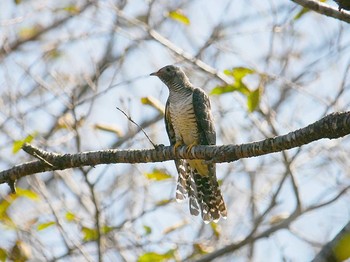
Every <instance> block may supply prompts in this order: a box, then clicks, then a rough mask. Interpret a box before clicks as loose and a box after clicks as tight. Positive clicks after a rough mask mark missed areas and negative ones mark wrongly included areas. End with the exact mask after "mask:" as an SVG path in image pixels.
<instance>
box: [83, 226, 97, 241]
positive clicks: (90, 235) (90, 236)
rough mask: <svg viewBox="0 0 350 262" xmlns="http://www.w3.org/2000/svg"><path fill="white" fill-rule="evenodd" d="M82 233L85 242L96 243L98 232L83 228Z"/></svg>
mask: <svg viewBox="0 0 350 262" xmlns="http://www.w3.org/2000/svg"><path fill="white" fill-rule="evenodd" d="M81 232H82V233H83V240H84V241H85V242H88V241H94V240H96V239H97V231H96V229H94V228H88V227H83V228H82V229H81Z"/></svg>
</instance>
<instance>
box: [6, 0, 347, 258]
mask: <svg viewBox="0 0 350 262" xmlns="http://www.w3.org/2000/svg"><path fill="white" fill-rule="evenodd" d="M323 2H324V1H323ZM325 4H328V5H331V6H333V7H335V8H337V5H336V4H335V3H334V2H332V1H326V2H325ZM347 27H348V25H347V24H346V23H344V22H341V21H338V20H336V19H333V18H330V17H327V16H325V15H321V14H317V13H314V12H312V11H310V10H308V9H305V8H303V7H301V6H298V5H296V4H295V3H293V2H291V1H280V0H268V1H259V0H247V1H237V0H234V1H232V0H220V1H206V2H204V1H200V0H193V1H165V0H149V1H146V0H134V1H128V0H110V1H102V0H100V1H84V0H80V1H70V0H64V1H52V0H51V1H43V0H16V1H14V0H2V1H1V9H0V39H1V41H0V47H1V48H0V61H1V63H0V94H1V96H0V138H1V139H0V149H1V151H0V156H1V157H0V168H1V169H2V170H3V169H7V168H10V167H11V166H13V165H16V164H19V163H21V162H25V161H28V160H30V159H31V158H30V157H29V156H28V155H26V154H25V153H24V152H22V151H21V150H20V147H21V145H22V144H23V143H24V142H31V143H34V144H35V145H36V146H39V147H41V148H43V149H46V150H48V151H53V152H60V153H74V152H80V151H88V150H103V149H108V148H119V149H131V148H137V149H141V148H151V147H152V145H151V144H150V143H149V141H148V140H147V139H146V137H145V135H144V134H143V133H142V132H140V130H139V128H138V127H137V126H135V125H134V124H132V123H131V122H130V121H128V119H127V118H126V117H125V116H124V115H123V114H122V113H121V112H120V111H118V110H117V109H116V107H118V108H120V109H121V110H123V111H124V112H126V113H127V114H128V115H129V116H130V117H131V118H132V119H133V120H134V121H135V122H137V123H138V124H139V125H140V126H142V127H143V128H144V129H145V130H146V132H147V134H148V135H149V136H150V137H151V139H152V140H153V141H154V142H155V143H157V144H166V145H167V144H169V143H168V139H167V136H166V132H165V127H164V123H163V120H162V119H163V112H164V104H165V101H166V98H167V94H168V91H167V89H166V87H165V86H164V85H163V84H162V83H161V82H160V81H159V80H157V79H155V78H151V77H149V73H151V72H154V71H155V70H157V69H159V68H160V67H163V66H164V65H167V64H176V65H179V66H181V67H183V68H184V70H185V71H186V73H187V74H188V76H189V77H190V79H191V81H192V83H194V84H195V85H196V86H200V87H202V88H203V89H204V90H205V91H206V92H207V93H209V94H210V97H211V103H212V110H213V114H214V118H215V121H216V129H217V136H218V144H240V143H246V142H252V141H257V140H261V139H264V138H267V137H273V136H277V135H281V134H285V133H287V132H289V131H293V130H295V129H298V128H301V127H304V126H306V125H308V124H310V123H312V122H314V121H316V120H318V119H320V118H321V117H323V116H324V115H326V114H328V113H331V112H334V111H346V110H349V105H350V100H349V97H350V87H349V82H350V81H349V68H350V62H349V61H350V60H349V58H350V51H349V47H350V32H349V30H346V28H347ZM349 146H350V140H349V138H344V139H338V140H334V141H333V140H332V141H330V140H322V141H318V142H316V143H313V144H310V145H307V146H303V147H301V148H298V149H293V150H289V151H287V152H281V153H276V154H271V155H269V156H263V157H259V158H253V159H243V160H240V161H237V162H234V163H225V164H218V165H217V170H218V171H217V173H218V177H219V179H220V183H221V187H222V191H223V194H224V198H225V200H226V202H227V207H228V218H227V220H224V221H220V222H219V223H218V224H209V225H205V224H204V223H203V222H202V220H201V219H200V218H198V217H191V216H190V214H189V210H188V203H187V202H185V203H176V202H175V201H174V195H175V192H174V191H175V183H176V182H175V181H176V170H175V167H174V164H173V163H172V162H166V163H154V164H120V165H108V166H96V167H84V168H78V169H74V170H64V171H55V172H47V173H43V174H37V175H32V176H28V177H25V178H23V179H21V180H20V181H19V182H18V193H17V194H16V195H11V194H10V193H9V188H8V187H7V186H6V185H1V187H0V195H1V198H0V240H1V241H0V261H6V260H13V261H169V260H170V261H183V260H189V261H195V260H200V259H202V258H205V255H208V254H211V255H213V256H214V257H216V259H217V260H216V261H232V260H234V261H247V260H251V261H263V260H270V261H309V260H310V259H312V258H313V257H314V256H315V254H317V252H318V251H319V250H320V249H321V248H322V247H323V246H324V245H325V243H327V242H328V241H329V240H331V239H332V238H333V237H334V236H335V235H336V234H337V232H338V231H340V229H341V228H342V227H343V226H344V225H345V224H346V223H347V222H348V221H349V215H350V207H349V204H348V203H349V201H350V195H349V192H348V191H349V190H348V189H349V187H350V173H349V170H350V161H349V160H350V157H349V155H350V154H349ZM344 239H345V240H343V242H341V243H340V244H339V247H338V250H339V251H337V252H338V253H339V256H342V258H344V257H346V254H345V256H343V253H342V252H346V251H344V248H343V247H344V244H343V243H347V242H346V241H347V240H346V239H348V238H346V237H345V238H344ZM345 245H346V244H345ZM348 256H349V254H348ZM203 261H204V260H203Z"/></svg>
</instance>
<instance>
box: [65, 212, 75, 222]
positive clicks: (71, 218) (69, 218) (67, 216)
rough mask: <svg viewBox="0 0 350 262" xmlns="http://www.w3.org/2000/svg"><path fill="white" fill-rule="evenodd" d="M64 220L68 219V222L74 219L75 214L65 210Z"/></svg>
mask: <svg viewBox="0 0 350 262" xmlns="http://www.w3.org/2000/svg"><path fill="white" fill-rule="evenodd" d="M66 220H67V221H69V222H72V221H74V220H76V216H75V214H74V213H72V212H67V213H66Z"/></svg>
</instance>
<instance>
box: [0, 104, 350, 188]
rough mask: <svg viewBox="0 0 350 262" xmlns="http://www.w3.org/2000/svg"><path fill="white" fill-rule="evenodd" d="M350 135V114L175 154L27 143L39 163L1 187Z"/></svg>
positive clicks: (1, 176)
mask: <svg viewBox="0 0 350 262" xmlns="http://www.w3.org/2000/svg"><path fill="white" fill-rule="evenodd" d="M348 134H350V111H348V112H343V113H332V114H330V115H327V116H325V117H324V118H322V119H321V120H319V121H317V122H315V123H313V124H311V125H308V126H307V127H304V128H301V129H298V130H296V131H293V132H290V133H288V134H286V135H282V136H276V137H274V138H267V139H264V140H262V141H258V142H252V143H247V144H242V145H222V146H204V145H199V146H194V147H193V148H192V150H191V151H190V152H187V150H186V149H187V147H185V146H183V147H180V148H179V150H177V152H175V153H174V150H173V149H174V148H173V147H172V146H158V147H157V148H156V149H140V150H117V149H109V150H100V151H90V152H82V153H77V154H59V153H51V152H47V151H44V150H42V149H39V148H36V147H34V146H32V145H30V144H24V145H23V147H22V149H23V150H24V151H25V152H27V153H28V154H30V155H32V156H34V157H36V158H38V160H35V161H31V162H27V163H23V164H19V165H16V166H14V167H12V168H10V169H7V170H3V171H1V172H0V184H1V183H5V182H7V183H9V184H11V182H13V181H16V180H17V179H19V178H21V177H24V176H27V175H32V174H36V173H41V172H45V171H53V170H63V169H68V168H76V167H82V166H96V165H100V164H112V163H113V164H116V163H149V162H163V161H168V160H174V159H203V160H206V161H209V162H214V163H223V162H232V161H236V160H238V159H241V158H248V157H256V156H261V155H266V154H270V153H275V152H280V151H283V150H287V149H291V148H294V147H299V146H302V145H306V144H309V143H311V142H313V141H316V140H319V139H323V138H329V139H335V138H340V137H343V136H345V135H348Z"/></svg>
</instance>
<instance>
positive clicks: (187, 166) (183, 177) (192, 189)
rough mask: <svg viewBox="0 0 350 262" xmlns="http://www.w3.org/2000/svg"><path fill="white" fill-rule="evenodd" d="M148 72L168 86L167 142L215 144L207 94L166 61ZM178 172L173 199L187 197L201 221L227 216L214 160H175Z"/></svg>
mask: <svg viewBox="0 0 350 262" xmlns="http://www.w3.org/2000/svg"><path fill="white" fill-rule="evenodd" d="M151 75H154V76H158V77H159V78H160V80H162V81H163V83H164V84H165V85H166V86H167V87H168V89H169V98H168V100H167V103H166V107H165V126H166V130H167V133H168V137H169V140H170V144H171V145H173V146H175V148H176V147H178V146H180V145H187V146H189V147H191V146H193V145H215V143H216V133H215V128H214V121H213V118H212V115H211V108H210V101H209V97H208V96H207V95H206V94H205V92H204V91H203V90H202V89H200V88H195V87H194V86H193V85H192V84H191V83H190V81H189V79H188V77H187V76H186V75H185V73H184V72H183V71H182V70H181V69H180V68H179V67H176V66H173V65H169V66H165V67H163V68H161V69H160V70H159V71H157V72H155V73H152V74H151ZM175 165H176V169H177V171H178V174H179V178H178V183H177V189H176V199H177V200H178V201H182V200H184V199H185V198H186V196H188V197H189V206H190V213H191V214H192V215H198V214H199V213H200V212H201V214H202V218H203V220H204V222H206V223H208V222H210V221H215V222H217V221H218V220H219V219H220V217H223V218H226V216H227V210H226V206H225V203H224V200H223V197H222V194H221V191H220V187H219V184H218V182H217V178H216V169H215V164H207V163H205V162H204V161H203V160H186V159H181V160H175Z"/></svg>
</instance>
